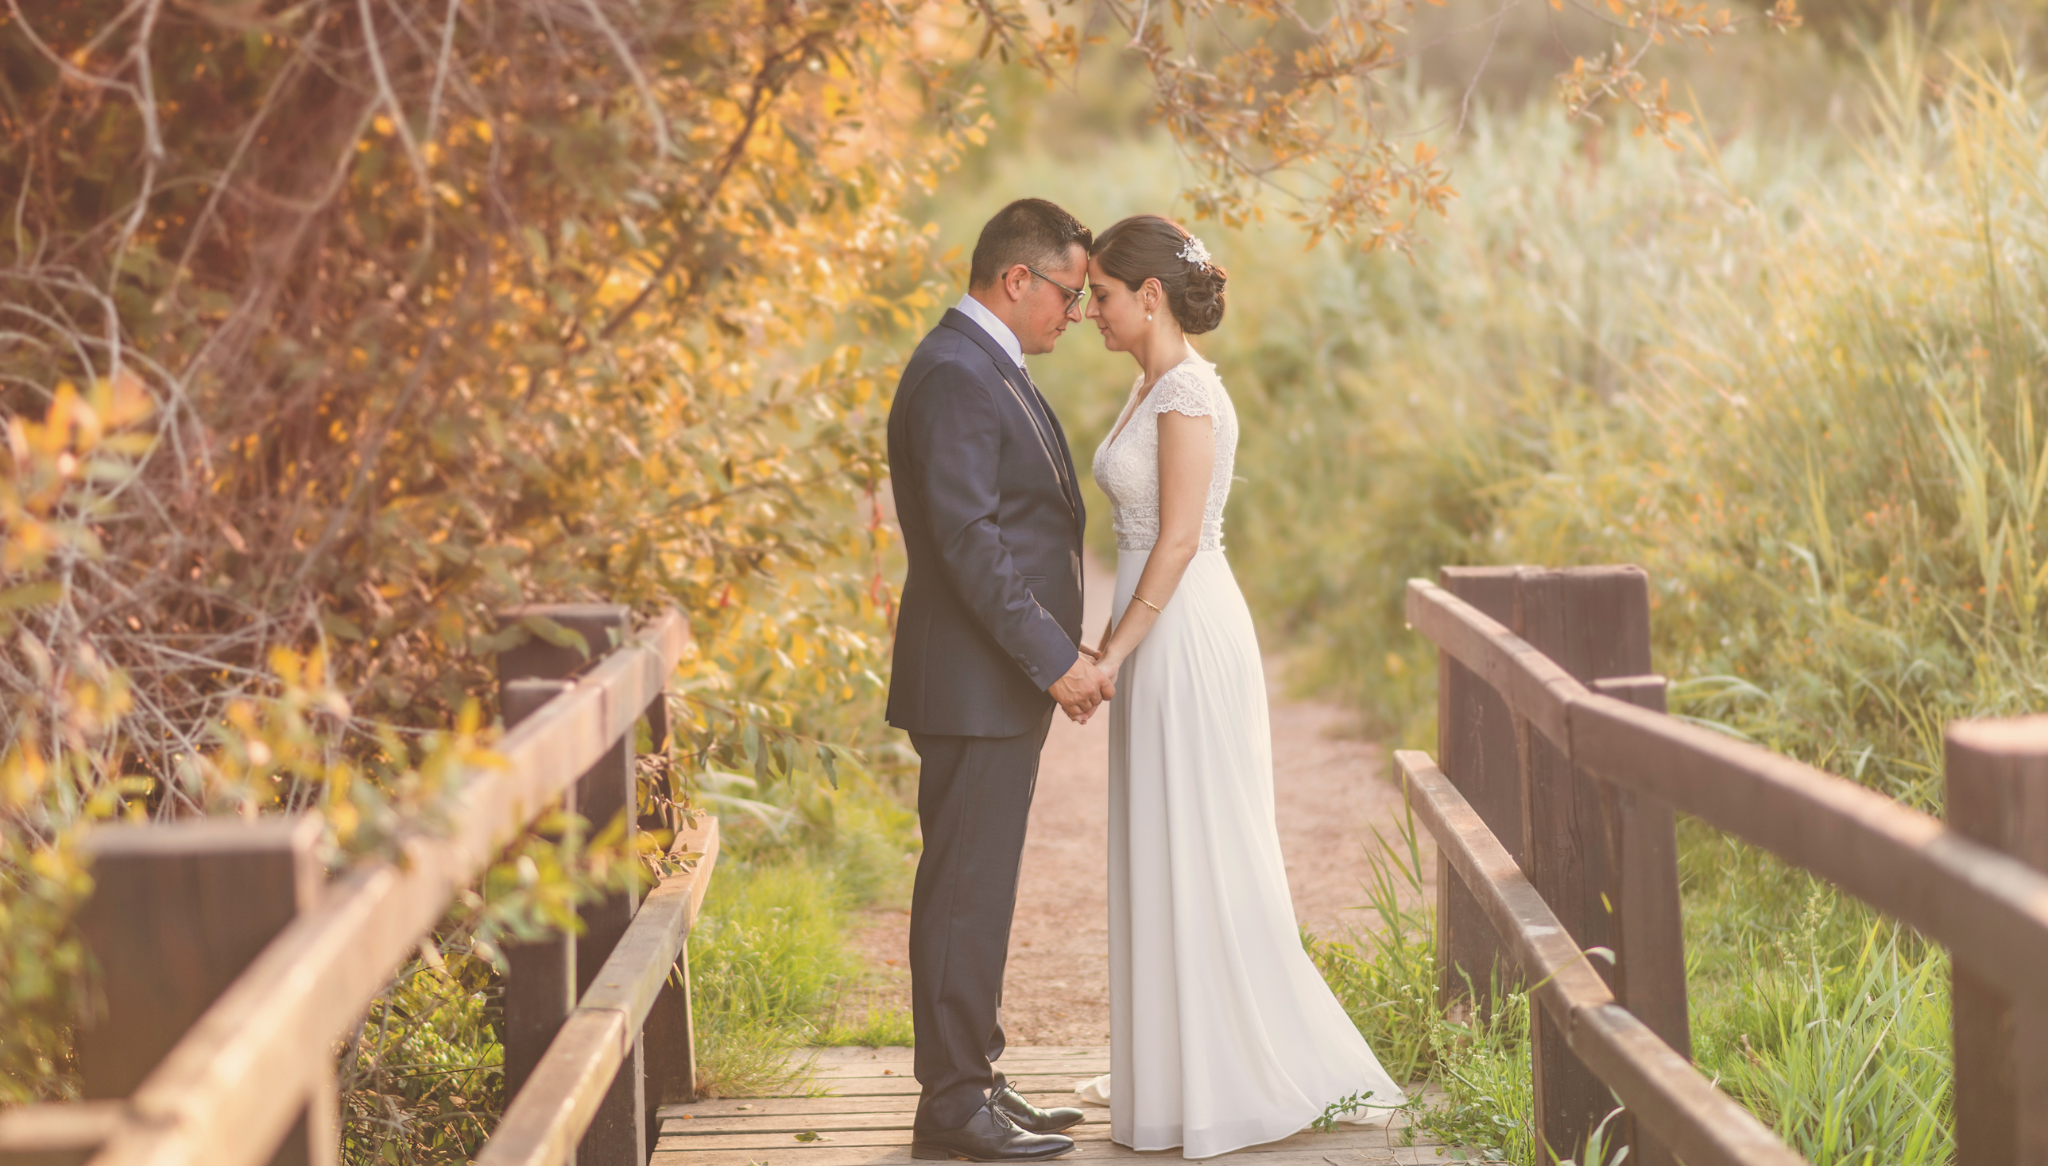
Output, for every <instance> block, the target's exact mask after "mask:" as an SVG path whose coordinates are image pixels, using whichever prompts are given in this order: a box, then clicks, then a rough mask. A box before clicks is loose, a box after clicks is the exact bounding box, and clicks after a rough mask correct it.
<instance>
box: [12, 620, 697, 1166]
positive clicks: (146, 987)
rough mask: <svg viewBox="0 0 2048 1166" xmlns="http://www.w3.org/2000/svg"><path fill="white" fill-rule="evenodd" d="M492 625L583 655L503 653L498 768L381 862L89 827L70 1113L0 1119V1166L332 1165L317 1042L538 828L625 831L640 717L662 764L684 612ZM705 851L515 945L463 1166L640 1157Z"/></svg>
mask: <svg viewBox="0 0 2048 1166" xmlns="http://www.w3.org/2000/svg"><path fill="white" fill-rule="evenodd" d="M505 619H506V621H507V622H508V623H514V622H517V623H524V624H526V625H528V626H530V627H537V628H542V629H545V630H547V631H549V632H554V631H555V630H556V629H557V628H566V629H568V630H570V631H574V632H577V633H579V634H580V635H582V637H583V639H584V642H585V643H586V644H587V645H589V646H590V648H591V652H590V653H589V654H588V655H589V656H590V657H593V658H592V659H590V662H589V663H588V666H587V667H586V653H585V652H584V651H583V650H581V649H579V648H576V647H572V646H564V645H561V644H557V643H552V642H550V641H549V640H547V639H545V638H540V637H535V638H533V639H532V640H531V641H530V642H529V643H527V644H525V645H523V646H521V647H519V648H516V649H513V650H510V651H508V652H506V653H504V654H503V655H502V656H501V657H500V659H499V677H500V685H501V688H500V693H501V704H502V707H503V709H504V711H505V719H506V723H507V726H508V731H507V732H506V734H505V736H504V738H503V739H502V740H501V741H500V742H499V743H498V745H497V748H496V753H497V754H498V756H499V757H500V758H501V759H502V765H500V766H498V767H494V768H488V769H485V770H482V771H480V772H477V773H472V774H467V775H464V776H465V778H466V780H464V781H461V782H459V783H458V784H459V789H458V791H457V792H456V793H455V794H454V795H453V796H452V798H451V800H450V803H449V804H448V805H447V807H446V811H445V817H444V818H443V819H442V820H440V821H437V822H435V823H432V824H428V823H422V825H421V829H420V832H419V833H418V834H417V835H415V836H414V837H412V838H410V839H408V840H407V841H406V842H405V843H404V844H403V845H402V846H401V847H400V848H399V850H400V853H399V854H398V856H397V857H396V858H394V859H392V860H389V861H376V862H369V863H364V864H360V865H357V866H354V867H352V868H350V869H348V870H345V871H342V872H340V874H339V876H338V877H337V878H335V879H334V880H332V881H329V879H328V878H327V876H326V873H325V872H324V871H323V870H322V867H321V863H320V861H319V857H318V853H317V850H316V847H317V844H318V842H319V839H320V836H321V832H322V831H321V824H320V823H319V821H318V820H317V819H314V818H311V817H296V818H276V819H265V820H259V821H256V822H248V823H244V822H237V821H222V820H203V821H193V822H181V823H169V824H162V825H148V826H119V827H110V828H106V829H102V830H98V831H95V832H94V834H93V835H92V837H91V838H90V840H89V849H90V851H91V853H92V856H93V865H92V870H93V877H94V881H95V890H94V893H93V897H92V899H91V901H90V903H89V904H88V907H87V909H86V911H85V913H84V918H83V922H82V927H83V931H84V935H85V939H86V942H87V945H88V947H89V948H90V949H91V951H92V954H93V956H94V963H95V964H96V966H97V968H98V970H99V976H98V986H99V994H100V996H101V997H102V998H103V1000H104V1002H105V1010H104V1013H103V1015H102V1017H101V1019H100V1020H99V1021H98V1022H97V1023H95V1024H93V1025H91V1026H90V1027H88V1028H87V1029H86V1031H84V1032H83V1033H82V1034H81V1039H80V1046H79V1055H80V1064H81V1069H82V1072H83V1077H84V1084H85V1093H86V1096H87V1100H85V1101H83V1102H78V1103H69V1104H47V1105H32V1106H21V1107H16V1108H14V1109H11V1110H7V1111H5V1112H0V1164H4V1166H30V1164H33V1166H70V1164H73V1163H88V1162H89V1163H91V1164H92V1166H262V1164H263V1163H266V1162H269V1163H308V1164H316V1166H324V1164H329V1163H333V1162H334V1161H335V1160H336V1158H337V1154H338V1148H339V1127H338V1121H337V1115H336V1093H335V1059H334V1050H335V1049H336V1047H337V1045H338V1043H339V1042H340V1041H341V1040H342V1039H343V1038H345V1037H346V1036H347V1035H348V1034H349V1033H350V1032H351V1031H353V1030H354V1028H355V1027H356V1026H357V1025H359V1024H360V1023H361V1018H362V1015H363V1012H364V1010H365V1009H366V1008H367V1007H368V1006H369V1005H370V1003H371V1002H372V1001H373V1000H374V999H375V998H376V996H377V995H378V994H379V993H380V992H382V991H383V989H384V988H385V986H386V985H387V984H388V983H389V982H390V979H391V976H392V974H393V972H394V971H396V970H397V969H398V968H399V967H400V966H401V965H402V964H403V963H404V962H405V961H406V960H407V959H408V958H409V957H410V956H411V955H412V954H413V953H414V952H415V951H418V950H419V949H420V947H421V943H422V941H423V940H424V939H427V938H428V937H429V936H430V933H431V932H432V930H433V928H434V927H435V925H436V924H438V923H439V922H440V921H441V919H442V918H443V916H445V915H446V913H447V911H448V907H449V905H450V903H451V902H452V901H453V900H454V898H455V896H456V894H457V893H458V892H460V891H461V890H462V889H463V888H464V887H466V886H468V885H469V884H470V883H471V882H473V881H474V880H475V879H476V878H477V877H478V876H479V875H481V874H482V873H483V872H484V870H485V868H486V867H488V866H489V865H490V863H491V862H492V861H493V860H494V859H495V858H496V857H497V856H498V854H499V853H500V852H501V851H502V850H503V849H504V848H505V846H506V845H507V844H509V843H511V842H512V841H513V840H515V839H516V838H518V837H519V836H520V835H521V834H522V833H523V832H524V831H526V830H527V829H528V828H529V826H530V825H531V824H532V823H533V822H534V821H535V820H536V819H537V818H539V817H540V816H541V815H542V814H543V813H546V812H547V811H549V810H550V809H552V808H554V807H566V808H567V809H570V810H573V811H575V812H577V813H578V814H580V815H581V816H582V817H584V818H586V819H588V820H590V821H591V822H592V824H593V825H594V827H596V828H599V829H601V828H603V827H604V825H605V824H606V823H607V822H610V821H613V820H615V819H617V818H618V817H619V816H620V815H623V816H624V820H625V825H626V828H627V830H628V831H629V832H631V831H633V830H635V829H636V828H637V826H638V822H637V811H636V801H637V799H636V797H635V788H634V780H635V778H634V774H635V765H634V748H635V734H636V731H637V729H638V727H639V724H640V722H641V721H642V720H643V719H644V720H646V721H647V722H649V724H648V730H649V735H650V737H651V738H652V739H653V741H654V742H655V746H656V747H657V748H658V747H660V744H661V742H662V741H663V739H664V738H665V737H666V734H667V704H666V700H667V697H666V694H665V691H664V690H665V687H666V681H667V678H668V676H669V675H670V674H671V673H672V672H673V671H674V668H675V665H676V662H677V661H678V660H679V659H680V658H681V656H682V654H683V652H684V651H685V650H686V648H687V647H688V644H689V631H688V628H687V625H686V624H685V622H684V620H683V617H682V616H681V615H680V614H679V613H677V612H675V611H669V612H667V613H665V614H664V615H662V616H661V617H659V618H658V619H655V620H654V621H652V622H651V623H650V624H647V625H646V626H644V627H641V628H638V629H634V628H633V627H632V626H631V625H630V621H629V614H628V612H627V610H626V609H625V608H623V607H612V606H600V605H568V606H550V607H534V608H522V609H518V610H515V611H512V612H508V613H506V615H505ZM548 621H551V623H550V622H548ZM556 639H570V637H564V636H560V635H559V634H557V635H556ZM717 848H718V831H717V823H716V821H715V820H712V819H700V820H699V821H697V822H696V823H694V824H690V825H687V826H686V828H685V829H682V830H680V831H678V834H677V842H676V850H675V852H674V853H676V854H677V855H678V856H680V857H682V858H683V859H684V862H683V864H682V866H683V869H682V872H681V873H679V874H677V875H675V876H673V877H670V878H668V879H666V880H665V881H663V882H662V883H661V884H660V885H659V886H657V887H655V888H653V889H652V890H651V891H650V892H649V893H648V894H647V895H646V896H645V899H644V901H642V900H641V898H640V896H639V895H637V894H628V895H619V896H616V897H614V898H612V899H608V900H606V901H603V902H600V903H597V904H593V905H592V906H590V907H588V908H586V909H585V910H584V911H583V912H582V914H583V928H582V934H581V935H579V936H576V937H560V938H557V939H554V940H550V941H543V942H538V943H528V944H518V945H512V947H511V950H510V952H509V956H510V960H511V965H512V966H511V970H510V972H509V973H508V975H507V976H506V980H505V985H504V986H505V1000H504V1007H505V1016H504V1038H505V1039H504V1045H505V1055H506V1066H505V1075H506V1088H505V1096H506V1097H507V1098H509V1104H508V1106H507V1108H506V1111H505V1114H504V1116H503V1118H502V1119H501V1121H500V1122H499V1125H498V1128H497V1130H496V1131H495V1132H494V1134H493V1135H492V1137H491V1139H490V1141H489V1142H488V1143H487V1144H486V1145H485V1147H484V1149H483V1152H482V1154H481V1155H480V1156H479V1158H478V1161H479V1162H485V1163H491V1164H492V1166H509V1164H512V1163H533V1164H535V1166H540V1164H547V1166H554V1164H555V1163H560V1162H565V1161H568V1160H570V1156H571V1154H572V1153H573V1154H575V1155H576V1157H575V1160H576V1161H578V1162H580V1163H581V1166H644V1163H645V1162H646V1161H647V1159H648V1148H649V1146H650V1144H651V1133H652V1127H653V1122H654V1112H655V1109H656V1107H658V1106H660V1105H662V1104H666V1103H669V1102H673V1101H681V1100H689V1099H690V1098H691V1097H692V1095H693V1094H692V1090H693V1085H694V1072H695V1069H694V1065H693V1061H692V1053H691V1048H692V1046H691V1036H690V1010H689V968H688V961H687V958H686V956H685V947H684V944H685V940H686V938H687V935H688V932H689V929H690V926H691V925H692V923H693V922H694V920H695V917H696V913H697V910H698V907H699V905H700V904H701V903H702V901H703V896H704V889H705V885H706V882H707V880H708V879H709V877H710V874H711V868H712V864H713V863H714V862H715V860H716V857H717ZM643 1031H644V1035H643ZM621 1070H624V1071H621Z"/></svg>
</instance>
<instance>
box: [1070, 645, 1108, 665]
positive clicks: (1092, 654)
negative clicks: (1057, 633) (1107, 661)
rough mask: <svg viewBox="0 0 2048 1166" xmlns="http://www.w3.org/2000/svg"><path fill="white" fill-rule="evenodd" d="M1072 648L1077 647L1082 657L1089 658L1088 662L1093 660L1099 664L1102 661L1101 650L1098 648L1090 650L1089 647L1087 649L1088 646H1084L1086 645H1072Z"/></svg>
mask: <svg viewBox="0 0 2048 1166" xmlns="http://www.w3.org/2000/svg"><path fill="white" fill-rule="evenodd" d="M1074 646H1075V647H1077V648H1079V649H1081V654H1082V655H1083V656H1086V657H1088V658H1089V659H1090V660H1094V661H1096V662H1098V663H1100V662H1101V660H1102V649H1100V648H1091V647H1089V646H1088V645H1086V644H1076V645H1074Z"/></svg>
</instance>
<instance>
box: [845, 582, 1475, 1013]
mask: <svg viewBox="0 0 2048 1166" xmlns="http://www.w3.org/2000/svg"><path fill="white" fill-rule="evenodd" d="M1090 568H1091V570H1090V572H1089V579H1088V599H1089V605H1088V606H1089V610H1088V623H1087V627H1088V634H1089V635H1090V636H1093V635H1095V634H1096V633H1097V632H1099V631H1100V630H1101V628H1102V624H1103V621H1104V619H1105V618H1106V617H1107V614H1108V604H1109V597H1110V589H1111V587H1112V586H1113V585H1114V582H1115V580H1114V579H1113V577H1111V576H1110V575H1108V574H1107V573H1106V572H1104V571H1102V570H1100V569H1099V567H1097V565H1096V564H1094V563H1092V562H1091V563H1090ZM1266 674H1267V675H1266V682H1267V694H1268V697H1269V699H1270V700H1271V701H1272V724H1273V788H1274V811H1275V815H1276V817H1277V818H1278V821H1279V826H1280V846H1281V850H1282V851H1283V852H1284V853H1285V854H1286V856H1287V881H1288V884H1289V885H1290V887H1291V888H1292V889H1293V892H1294V910H1295V913H1296V915H1297V916H1298V917H1299V919H1300V920H1301V922H1302V924H1303V925H1304V926H1306V927H1308V928H1309V929H1310V930H1312V931H1314V932H1316V933H1317V934H1319V935H1329V934H1331V933H1333V932H1336V931H1338V930H1340V929H1343V928H1346V927H1349V926H1353V925H1367V924H1368V920H1367V917H1366V916H1365V915H1362V914H1361V913H1359V912H1356V911H1352V910H1350V908H1353V907H1356V906H1358V905H1359V904H1360V903H1362V902H1363V896H1362V894H1361V893H1360V891H1359V884H1360V882H1361V881H1362V880H1363V879H1364V878H1365V875H1366V871H1367V860H1366V850H1365V847H1367V846H1370V845H1373V844H1374V843H1373V838H1372V830H1371V827H1372V826H1374V825H1377V826H1378V827H1379V829H1380V831H1381V833H1382V834H1386V835H1387V836H1388V837H1389V838H1391V837H1393V831H1394V827H1395V825H1396V823H1397V822H1398V820H1399V818H1400V813H1401V795H1400V791H1399V790H1397V789H1396V788H1395V787H1394V786H1393V785H1392V784H1391V783H1390V782H1388V781H1386V780H1385V779H1384V778H1382V777H1381V757H1380V751H1379V749H1378V748H1377V747H1376V746H1374V745H1371V744H1369V743H1367V742H1365V741H1362V740H1359V739H1357V738H1356V737H1355V736H1354V735H1350V734H1348V733H1347V732H1346V730H1347V728H1348V727H1349V726H1350V724H1351V718H1350V716H1349V714H1347V713H1346V712H1345V711H1344V710H1343V709H1341V708H1338V707H1335V706H1333V705H1327V704H1321V703H1316V702H1305V701H1295V700H1288V699H1286V697H1285V694H1284V691H1283V689H1282V688H1281V686H1280V683H1279V665H1278V663H1277V662H1276V661H1274V660H1272V659H1271V658H1270V657H1269V658H1268V661H1267V668H1266ZM1108 737H1109V718H1108V717H1107V716H1097V717H1095V718H1094V719H1093V720H1091V721H1090V722H1089V723H1088V724H1087V725H1075V724H1072V723H1071V722H1069V721H1068V720H1067V719H1066V718H1065V717H1058V716H1056V717H1055V718H1054V719H1053V727H1052V732H1051V734H1050V736H1049V737H1048V738H1047V740H1046V744H1045V753H1044V756H1043V760H1042V761H1041V763H1040V767H1039V775H1038V792H1037V795H1036V797H1035V799H1034V800H1033V803H1032V807H1031V830H1030V835H1029V837H1028V839H1027V840H1026V842H1025V845H1024V871H1023V876H1022V883H1021V885H1020V889H1019V893H1018V902H1017V919H1016V924H1015V927H1014V929H1013V930H1012V932H1011V936H1010V965H1009V971H1008V974H1007V976H1006V978H1005V981H1004V987H1003V995H1004V999H1003V1025H1004V1028H1005V1030H1006V1031H1007V1033H1008V1035H1009V1038H1010V1041H1011V1043H1012V1044H1016V1045H1096V1044H1106V1043H1108V1041H1109V933H1108V925H1107V919H1108V914H1109V906H1108V897H1107V888H1106V886H1105V884H1104V878H1105V877H1106V876H1105V871H1106V870H1107V868H1108V865H1109V858H1108V855H1109V846H1108V837H1107V832H1106V829H1105V821H1104V809H1103V806H1104V797H1105V796H1106V795H1105V789H1106V786H1107V782H1108V760H1107V755H1108ZM1426 842H1427V839H1425V843H1426ZM1434 869H1435V867H1434V863H1431V864H1429V865H1427V866H1426V867H1425V870H1427V871H1429V872H1431V874H1432V875H1433V873H1434ZM909 930H910V919H909V915H908V914H907V913H906V912H902V911H876V912H871V913H870V914H869V916H868V918H867V919H866V920H865V921H864V925H863V927H862V931H861V936H860V940H861V947H862V949H863V950H864V951H865V952H866V953H867V954H868V956H869V958H870V961H871V962H872V963H873V964H874V965H875V966H876V967H877V969H878V970H882V971H883V973H884V976H885V978H886V979H887V980H888V981H889V982H890V983H889V986H888V989H887V990H886V991H885V992H884V994H883V997H882V999H883V1000H892V999H893V1001H894V1002H895V1003H898V1004H899V1005H900V1006H901V1007H903V1008H904V1009H906V1010H907V1009H908V1008H909V1005H910V998H909V988H910V984H909V976H908V974H907V973H905V972H904V971H903V967H904V964H903V953H904V948H905V945H906V943H907V942H908V939H909Z"/></svg>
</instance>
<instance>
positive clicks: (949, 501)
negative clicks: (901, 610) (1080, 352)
mask: <svg viewBox="0 0 2048 1166" xmlns="http://www.w3.org/2000/svg"><path fill="white" fill-rule="evenodd" d="M909 406H910V418H909V420H910V431H911V434H912V436H913V440H914V441H915V442H916V448H917V450H918V452H919V453H920V454H921V455H922V460H923V462H924V466H923V469H924V473H923V474H922V475H920V477H921V479H922V481H921V483H920V484H921V486H922V489H923V491H924V494H925V497H924V503H925V506H924V511H925V513H926V514H927V515H929V516H930V521H931V527H932V530H931V533H932V537H933V539H934V541H935V542H936V544H937V546H938V548H939V557H940V559H941V560H942V561H943V562H944V563H945V571H946V577H947V580H948V581H949V582H950V583H951V584H952V585H953V589H954V592H955V593H956V594H958V595H959V596H960V598H961V600H962V602H964V603H965V604H966V606H967V609H968V610H969V611H971V612H973V613H974V616H975V618H976V619H978V620H980V621H981V626H982V627H984V628H987V629H988V633H989V635H991V636H993V637H995V641H996V643H997V644H999V645H1001V646H1002V648H1003V650H1004V651H1005V652H1008V653H1009V655H1010V658H1011V659H1012V660H1015V661H1016V662H1017V666H1018V667H1019V668H1022V669H1023V670H1024V674H1025V675H1026V676H1029V677H1030V678H1031V682H1032V683H1033V684H1034V685H1036V686H1037V687H1038V688H1040V689H1045V688H1049V687H1051V686H1052V684H1053V682H1054V681H1056V680H1058V679H1059V678H1060V677H1061V676H1063V675H1065V674H1066V671H1067V669H1069V668H1071V667H1073V665H1074V661H1075V660H1076V659H1078V658H1079V656H1080V651H1079V650H1078V649H1077V648H1075V646H1074V641H1073V640H1071V639H1069V638H1068V636H1067V633H1066V632H1065V631H1064V630H1062V629H1061V627H1060V625H1059V622H1058V621H1057V620H1055V619H1053V617H1052V616H1051V615H1050V614H1049V613H1048V612H1047V611H1046V610H1045V608H1043V607H1040V606H1039V604H1038V600H1037V599H1035V598H1033V597H1032V594H1031V588H1030V586H1029V585H1027V584H1026V583H1025V582H1024V576H1023V575H1022V574H1021V573H1019V572H1018V570H1017V565H1016V563H1015V562H1013V561H1012V559H1011V557H1010V550H1009V548H1008V547H1007V546H1005V545H1004V544H1003V532H1002V528H1001V527H1000V526H999V525H997V518H998V513H999V511H998V503H999V502H1000V498H1001V495H1000V492H999V489H998V486H997V481H996V471H997V468H998V466H999V464H1000V461H1001V451H1002V434H1003V421H1002V413H1001V411H1000V409H999V407H998V405H997V403H996V398H995V394H994V393H993V391H991V389H990V388H989V386H988V385H987V384H986V383H984V381H983V380H982V378H980V377H977V376H975V375H974V374H973V373H972V372H971V371H969V370H968V369H966V368H964V367H962V366H960V365H956V364H941V365H939V366H937V367H935V368H934V369H932V371H931V372H930V373H928V374H927V375H926V377H925V378H924V381H923V382H922V383H921V384H920V385H919V386H918V388H917V391H916V392H915V394H914V395H913V396H912V398H911V400H910V401H909Z"/></svg>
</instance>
